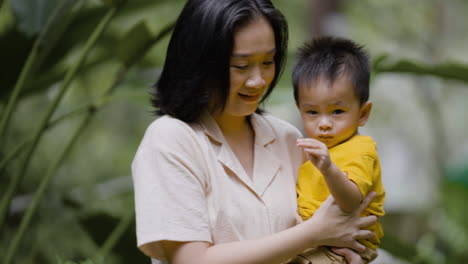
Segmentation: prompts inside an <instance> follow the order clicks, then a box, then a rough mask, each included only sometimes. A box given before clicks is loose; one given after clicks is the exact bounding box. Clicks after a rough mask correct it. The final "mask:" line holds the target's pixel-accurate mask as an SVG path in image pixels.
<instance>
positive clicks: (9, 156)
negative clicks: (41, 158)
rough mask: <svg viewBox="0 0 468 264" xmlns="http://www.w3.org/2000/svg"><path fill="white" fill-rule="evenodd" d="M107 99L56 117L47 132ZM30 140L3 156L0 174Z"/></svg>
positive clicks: (105, 98)
mask: <svg viewBox="0 0 468 264" xmlns="http://www.w3.org/2000/svg"><path fill="white" fill-rule="evenodd" d="M108 98H109V97H107V96H106V97H102V98H100V99H99V101H100V102H102V103H101V104H100V105H99V106H97V105H95V104H94V103H89V104H87V105H83V106H80V107H78V108H76V109H74V110H72V111H70V112H68V113H66V114H64V115H62V116H60V117H58V118H57V119H55V120H53V121H51V122H50V123H49V124H48V125H47V127H46V130H49V129H51V128H53V127H55V126H56V125H58V124H60V123H61V122H62V121H65V120H67V119H68V118H70V117H73V116H75V115H79V114H83V113H86V112H88V111H89V109H90V108H95V109H97V108H98V107H101V106H103V105H104V104H107V103H108V102H109V101H110V100H109V99H108ZM32 140H33V137H29V138H27V139H26V140H24V141H23V142H21V143H20V144H18V145H17V146H16V148H15V149H13V150H12V151H10V152H8V154H7V155H5V158H3V159H2V161H1V162H0V172H1V171H2V170H3V169H4V167H5V166H6V165H7V164H8V162H10V161H11V160H12V159H13V158H14V157H16V156H17V155H19V154H20V153H21V152H22V151H23V150H24V149H25V147H27V146H29V144H30V143H31V142H32ZM18 175H19V174H15V176H18Z"/></svg>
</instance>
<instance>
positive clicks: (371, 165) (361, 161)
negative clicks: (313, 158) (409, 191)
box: [296, 135, 385, 249]
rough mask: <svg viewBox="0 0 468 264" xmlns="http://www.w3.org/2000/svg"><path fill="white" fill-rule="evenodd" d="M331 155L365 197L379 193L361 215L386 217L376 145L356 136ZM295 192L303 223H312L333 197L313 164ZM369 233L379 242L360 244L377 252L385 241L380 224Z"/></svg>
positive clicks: (301, 171) (307, 165)
mask: <svg viewBox="0 0 468 264" xmlns="http://www.w3.org/2000/svg"><path fill="white" fill-rule="evenodd" d="M329 152H330V158H331V160H332V161H333V162H334V163H335V164H336V166H338V168H340V170H341V171H343V172H345V173H347V174H348V178H349V179H350V180H351V181H353V182H354V183H356V185H357V186H358V188H359V190H360V191H361V194H362V196H363V197H365V196H366V195H367V194H368V193H369V192H370V191H375V192H376V193H377V195H376V197H375V198H374V200H372V202H371V204H370V205H369V206H368V207H367V208H366V209H365V210H364V212H363V213H362V215H363V216H364V215H365V216H367V215H376V216H383V215H384V213H385V212H384V208H383V203H384V200H385V190H384V188H383V185H382V178H381V169H380V162H379V157H378V154H377V150H376V144H375V142H374V141H373V140H372V138H371V137H369V136H361V135H356V136H353V137H352V138H350V139H349V140H347V141H345V142H343V143H341V144H340V145H337V146H334V147H332V148H330V149H329ZM296 190H297V195H298V199H297V202H298V207H299V214H300V215H301V217H302V219H304V220H306V219H309V218H310V217H311V216H312V215H313V214H314V212H315V210H317V209H318V208H319V207H320V205H321V204H322V202H323V201H325V200H326V199H327V197H328V196H329V195H330V191H329V189H328V187H327V184H326V182H325V179H324V178H323V176H322V174H321V173H320V171H319V170H318V169H317V168H316V167H315V166H314V165H313V164H312V163H311V162H310V161H307V162H305V163H304V164H302V166H301V167H300V168H299V176H298V179H297V187H296ZM368 229H369V230H372V231H374V232H375V234H376V239H372V240H367V241H361V242H362V243H363V244H364V245H365V246H367V247H369V248H371V249H376V248H377V247H378V246H379V244H380V239H381V238H382V237H383V229H382V225H381V224H380V222H377V223H375V224H373V225H371V226H370V227H369V228H368Z"/></svg>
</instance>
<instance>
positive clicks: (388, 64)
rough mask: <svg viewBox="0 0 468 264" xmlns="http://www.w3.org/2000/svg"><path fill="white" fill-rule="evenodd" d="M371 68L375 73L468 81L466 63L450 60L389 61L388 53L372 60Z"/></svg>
mask: <svg viewBox="0 0 468 264" xmlns="http://www.w3.org/2000/svg"><path fill="white" fill-rule="evenodd" d="M373 69H374V72H376V73H409V74H416V75H430V76H434V77H438V78H442V79H446V80H455V81H461V82H465V83H468V65H466V64H461V63H457V62H452V61H447V62H443V63H439V64H428V63H423V62H416V61H412V60H408V59H402V60H398V61H390V59H389V56H388V55H382V56H379V57H377V58H376V59H375V60H374V63H373Z"/></svg>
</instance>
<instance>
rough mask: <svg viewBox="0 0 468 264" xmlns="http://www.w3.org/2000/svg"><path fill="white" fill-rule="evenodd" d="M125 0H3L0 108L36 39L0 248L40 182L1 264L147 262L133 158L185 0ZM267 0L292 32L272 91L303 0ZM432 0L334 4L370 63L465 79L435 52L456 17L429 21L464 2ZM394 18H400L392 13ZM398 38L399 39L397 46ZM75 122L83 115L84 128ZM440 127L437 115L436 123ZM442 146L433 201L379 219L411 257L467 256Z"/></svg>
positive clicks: (400, 253) (461, 180) (455, 182)
mask: <svg viewBox="0 0 468 264" xmlns="http://www.w3.org/2000/svg"><path fill="white" fill-rule="evenodd" d="M124 2H125V1H120V0H118V1H114V0H113V1H109V0H106V1H98V0H82V1H66V0H63V1H59V0H37V1H30V0H14V1H13V0H4V1H0V5H1V9H0V51H1V52H0V65H1V69H2V70H1V71H0V87H1V89H0V111H1V112H0V113H1V116H0V118H2V120H5V119H4V118H5V116H6V115H7V114H6V113H7V111H6V110H7V108H8V107H7V106H8V104H9V102H11V100H12V94H14V92H13V91H14V89H15V87H18V83H19V80H21V77H20V76H21V73H22V72H24V70H25V65H26V62H27V60H28V58H31V54H34V52H33V51H34V50H36V52H37V54H36V55H37V56H35V57H34V59H33V60H32V62H31V68H30V71H28V72H27V75H26V77H27V78H24V84H23V85H22V86H21V89H20V91H18V97H17V103H15V104H12V105H13V107H12V109H13V112H12V116H11V119H10V120H9V122H6V124H7V126H6V129H5V133H4V134H3V136H2V137H1V138H0V142H1V144H0V147H1V149H0V164H2V166H1V168H0V171H1V177H0V193H1V196H2V197H0V198H1V199H3V196H4V195H5V193H6V190H7V188H8V186H9V185H10V184H11V183H12V182H13V179H14V177H15V175H17V174H18V172H19V171H21V170H23V169H24V170H25V175H24V177H23V178H21V179H20V182H19V184H18V188H15V192H14V196H13V197H12V201H11V203H9V206H8V215H6V218H5V221H4V223H3V225H2V226H0V230H1V234H2V235H1V237H0V252H7V250H8V249H9V248H10V244H11V241H12V240H14V239H15V237H17V236H18V230H19V229H20V223H21V221H23V220H24V219H25V215H26V214H27V210H28V208H31V205H32V204H34V202H33V201H35V200H34V199H35V198H34V197H35V195H37V193H38V192H37V191H38V189H39V188H38V186H41V185H42V184H45V185H44V186H45V187H44V193H43V195H41V197H40V200H37V210H34V211H33V212H32V215H31V216H32V219H31V220H32V221H31V222H30V223H28V224H27V226H25V231H26V234H27V238H26V239H21V240H20V241H19V244H18V249H17V250H16V252H15V253H14V254H13V259H14V261H12V263H25V264H28V263H66V264H68V263H81V264H85V263H86V264H92V263H140V262H141V263H143V262H145V261H148V260H147V258H146V257H145V256H144V255H143V254H142V253H140V252H139V251H138V249H137V248H136V238H135V231H134V229H135V223H134V219H133V210H134V209H133V190H132V184H131V176H130V164H131V161H132V158H133V155H134V153H135V150H136V147H137V146H138V144H139V141H140V139H141V137H142V135H143V133H144V130H145V128H146V126H147V125H148V123H149V122H151V120H153V119H154V118H155V117H154V116H153V115H152V109H151V107H150V104H149V87H150V86H151V84H152V83H153V82H154V81H155V80H156V77H157V74H158V72H159V71H160V69H161V66H162V64H163V61H164V58H165V57H164V56H165V48H166V45H167V41H168V35H169V33H170V31H171V28H172V26H173V23H174V21H175V19H176V16H177V14H178V13H179V11H180V9H181V7H182V5H183V4H184V1H183V0H171V1H169V0H131V1H126V3H124ZM274 2H275V4H276V5H277V7H278V8H279V9H281V10H282V11H283V12H284V13H285V15H286V17H287V19H288V22H289V26H290V36H291V37H290V45H289V46H290V48H289V52H288V53H289V57H290V58H289V59H288V66H287V69H286V72H285V74H284V77H283V78H282V79H281V81H280V83H279V87H278V93H277V94H282V93H283V91H284V90H286V89H289V87H290V77H289V74H287V72H288V70H289V69H290V66H291V63H292V59H291V58H292V57H293V55H294V51H295V50H296V48H297V47H298V46H299V45H300V44H301V43H302V41H304V40H306V39H308V38H309V37H308V33H307V32H308V25H307V23H306V21H307V10H308V8H309V6H308V3H307V1H289V0H276V1H274ZM429 2H430V3H427V1H415V2H414V3H413V4H412V5H411V6H408V5H407V3H406V2H405V1H402V0H399V1H371V0H366V1H349V2H346V4H344V5H343V9H344V10H342V12H343V14H345V15H346V16H347V17H348V19H349V20H351V21H352V22H353V25H354V27H355V28H359V30H356V29H350V32H351V33H350V34H351V35H352V36H353V38H354V39H357V40H358V41H359V42H363V43H368V46H369V47H370V49H371V53H372V54H376V55H377V56H373V57H374V58H376V59H374V63H373V67H374V75H377V76H378V75H384V74H387V73H392V74H397V75H415V76H417V77H419V78H420V77H421V76H423V77H425V76H431V77H432V78H438V79H443V80H450V81H455V82H459V83H461V84H462V86H463V87H467V82H468V79H467V76H468V65H467V63H466V62H465V63H463V61H460V60H458V59H459V57H457V56H454V55H453V54H448V55H447V54H446V53H443V52H441V51H440V49H441V48H440V47H442V46H443V45H444V44H446V45H447V46H449V47H450V49H449V50H451V51H452V50H461V48H460V47H464V45H463V44H462V43H466V39H462V37H463V36H460V35H464V34H452V35H449V33H450V32H453V31H454V30H456V29H457V28H459V27H460V25H459V24H462V23H461V22H460V23H457V24H456V25H454V26H451V27H447V28H446V30H445V29H444V30H440V29H439V27H441V25H439V24H437V23H436V22H434V21H439V20H437V19H436V18H437V17H438V15H439V14H438V12H437V10H438V9H437V8H438V7H439V5H441V6H443V7H445V8H446V9H450V10H452V9H458V10H459V12H461V13H462V14H463V10H467V9H468V3H465V2H463V1H461V0H459V1H454V2H451V3H450V4H448V3H445V4H444V3H442V2H441V1H435V0H431V1H429ZM59 3H61V4H63V5H62V9H60V8H58V7H59V6H61V5H59ZM67 3H68V4H67ZM120 4H124V5H123V6H122V8H120V9H118V10H117V12H116V13H115V15H114V16H113V17H112V18H111V20H110V22H109V23H108V24H106V25H105V28H104V29H103V31H102V34H100V35H98V36H97V41H96V44H95V45H94V46H93V47H92V48H91V49H90V50H89V52H88V53H86V54H83V53H84V51H83V50H84V49H83V47H84V46H85V43H88V42H87V40H89V38H90V36H91V35H92V34H93V32H96V29H97V28H98V25H99V24H100V21H102V20H103V18H104V17H105V16H106V14H108V13H109V12H110V10H112V8H115V7H116V6H117V5H120ZM431 4H432V5H431ZM434 5H435V6H436V7H434ZM53 12H56V13H55V14H58V15H57V16H56V18H55V19H51V17H53V14H54V13H53ZM363 14H365V15H363ZM401 16H403V17H407V19H395V17H401ZM456 17H458V16H456ZM457 22H458V21H457ZM48 23H49V24H48ZM47 25H49V26H50V27H49V28H48V26H47ZM464 25H466V23H465V24H464ZM381 32H384V33H385V34H383V33H381ZM440 33H443V34H445V35H446V36H450V37H451V40H452V42H446V41H445V39H443V40H442V41H443V43H440V42H437V41H435V40H437V39H438V38H440ZM38 43H39V44H38ZM380 43H386V44H387V45H380ZM395 43H398V45H400V44H399V43H405V45H401V46H398V49H395V45H396V44H395ZM35 45H36V46H35ZM34 47H35V48H34ZM415 50H417V51H418V52H414V51H415ZM428 54H430V56H426V55H428ZM455 54H457V53H455ZM427 57H430V58H432V59H429V60H428V59H427ZM80 59H84V61H83V65H81V66H79V67H78V68H77V71H76V73H75V74H73V75H71V80H70V86H69V89H68V90H66V93H64V96H63V97H58V94H59V93H60V89H61V87H63V86H62V85H64V80H66V76H70V75H67V74H69V73H70V70H71V69H73V67H74V66H75V65H77V62H78V61H79V60H80ZM466 60H467V61H468V59H466ZM287 92H288V93H289V90H288V91H287ZM55 99H58V101H59V103H58V105H57V107H56V108H53V109H52V111H53V113H52V115H51V117H50V119H47V125H46V126H45V127H44V131H43V132H41V135H40V138H39V141H38V146H37V149H35V150H32V151H33V155H32V159H31V162H30V163H26V164H27V168H23V167H22V165H21V164H24V163H23V161H24V159H25V153H27V151H28V150H31V149H30V148H31V142H32V138H33V137H34V131H38V127H39V125H40V122H39V120H41V119H43V118H44V116H45V113H46V109H49V107H50V105H52V104H53V102H54V100H55ZM274 100H275V97H274V96H273V101H274ZM291 100H292V99H291ZM436 111H437V110H436ZM86 120H89V121H86ZM85 121H86V122H85ZM88 122H89V123H88ZM83 124H84V125H83ZM80 127H84V130H83V131H84V132H83V133H81V132H80V130H79V128H80ZM440 127H443V126H440V124H439V123H437V122H435V125H434V130H438V129H440ZM76 132H78V133H76ZM442 135H443V133H442ZM75 136H76V138H77V141H76V142H75V144H73V145H72V146H71V149H70V152H68V151H64V150H65V149H66V147H67V146H68V145H69V143H70V141H71V138H72V137H75ZM441 145H442V146H438V147H440V151H441V153H443V155H442V157H443V159H438V160H437V162H440V167H441V168H442V169H441V178H440V179H434V180H437V181H440V186H441V188H440V193H441V201H440V203H438V204H435V205H434V208H432V209H433V210H431V211H430V212H424V213H421V215H419V216H415V215H409V216H408V215H405V214H404V213H402V214H401V215H400V214H393V215H389V217H388V220H387V221H386V222H385V221H383V223H384V226H385V230H386V236H385V237H384V239H383V241H382V248H384V249H386V250H387V251H389V252H390V253H392V254H393V255H395V256H397V257H399V258H401V259H404V260H407V261H409V262H412V263H465V262H468V252H467V250H466V244H467V243H468V241H467V239H468V238H467V236H468V235H467V234H468V222H467V221H466V219H468V215H467V214H468V213H467V211H466V210H464V209H463V208H464V203H465V201H466V199H467V198H468V173H467V171H468V167H467V166H466V163H464V164H463V163H462V165H458V166H451V163H450V160H449V159H445V157H446V156H448V155H445V154H446V152H442V150H443V148H444V144H443V142H442V143H441ZM16 150H17V151H16ZM437 151H438V150H437ZM57 162H58V164H57ZM54 164H56V165H57V166H54ZM26 169H27V170H26ZM48 177H50V178H48ZM44 179H48V180H47V181H44ZM408 217H409V218H411V219H412V220H411V222H412V223H413V224H414V225H418V226H419V229H418V230H422V231H420V232H419V233H416V234H417V235H415V236H414V237H413V238H412V239H411V240H408V239H407V238H402V237H400V236H401V233H399V232H398V230H397V229H396V226H398V224H399V223H400V222H401V221H402V219H406V218H408ZM383 220H385V218H384V219H383ZM57 256H59V257H57ZM3 257H4V256H3V253H2V254H1V256H0V258H3Z"/></svg>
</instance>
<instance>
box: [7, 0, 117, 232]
mask: <svg viewBox="0 0 468 264" xmlns="http://www.w3.org/2000/svg"><path fill="white" fill-rule="evenodd" d="M124 2H125V1H123V2H122V3H121V4H119V5H117V6H113V7H112V8H111V9H110V10H109V11H108V12H107V14H106V15H105V17H104V18H103V19H102V20H101V21H100V23H99V25H98V26H97V28H96V29H95V30H94V32H93V33H92V35H91V36H90V37H89V39H88V40H87V41H86V44H85V47H84V49H83V51H82V54H81V56H80V57H79V58H78V61H77V62H76V63H75V64H74V65H73V67H72V68H71V69H70V70H69V71H68V72H67V75H66V76H65V79H64V81H63V84H62V86H61V88H60V90H59V92H58V94H57V96H56V97H55V99H54V101H53V102H52V104H51V105H50V107H49V109H48V111H47V113H46V115H45V117H44V119H43V120H42V122H41V124H40V126H39V128H38V129H37V131H36V133H35V134H34V139H33V142H32V145H31V147H30V149H29V151H28V152H27V154H26V158H25V159H24V161H23V163H22V165H21V166H20V172H19V173H18V174H19V175H18V176H16V177H13V179H12V181H11V182H10V183H9V185H8V187H7V190H6V192H5V194H4V196H3V197H2V201H1V203H0V229H1V227H2V226H3V224H4V222H5V219H6V217H7V215H8V209H9V206H10V202H11V199H12V197H13V194H14V193H15V191H16V189H17V188H18V185H19V183H20V182H21V180H22V178H23V177H24V175H25V174H26V171H27V169H28V167H29V162H30V161H31V158H32V154H33V153H34V150H35V149H36V147H37V145H38V143H39V141H40V139H41V137H42V135H43V134H44V131H45V129H46V127H47V124H48V123H49V120H50V118H51V116H52V114H53V113H54V111H55V109H56V108H57V106H58V104H59V102H60V101H61V99H62V97H63V95H64V94H65V92H66V91H67V90H68V88H69V87H70V83H71V81H72V80H73V78H74V76H75V75H76V73H77V72H78V69H79V68H80V66H81V65H82V63H83V62H84V60H85V59H86V56H87V55H88V53H89V51H90V50H91V48H92V47H93V46H94V44H95V43H96V42H97V40H98V38H99V36H101V34H102V33H103V31H104V29H105V28H106V26H107V25H108V23H109V22H110V21H111V19H112V18H113V17H114V15H115V14H116V13H117V11H118V9H119V8H120V7H121V6H122V4H123V3H124Z"/></svg>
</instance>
